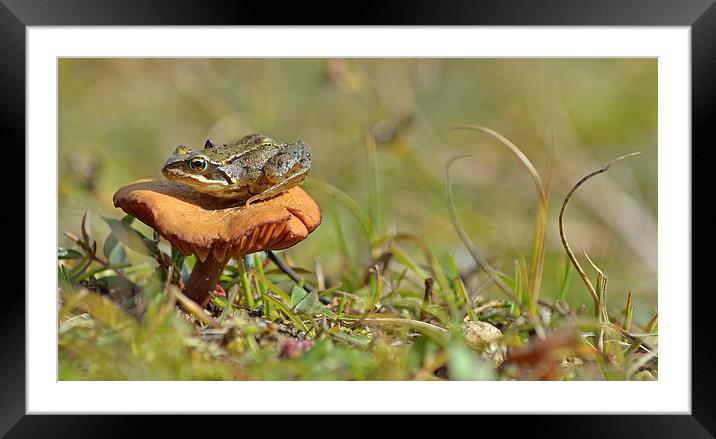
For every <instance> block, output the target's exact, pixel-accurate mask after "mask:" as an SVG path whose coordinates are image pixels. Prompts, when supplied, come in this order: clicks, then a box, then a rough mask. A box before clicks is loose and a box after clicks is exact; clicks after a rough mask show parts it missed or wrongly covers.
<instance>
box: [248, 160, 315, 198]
mask: <svg viewBox="0 0 716 439" xmlns="http://www.w3.org/2000/svg"><path fill="white" fill-rule="evenodd" d="M307 172H308V169H305V170H303V171H302V172H301V173H300V174H296V175H294V176H292V177H290V178H288V179H286V180H283V181H281V182H279V183H276V184H275V185H273V186H270V187H268V188H267V189H265V190H263V191H261V192H260V193H258V194H256V195H254V196H253V197H251V198H249V199H248V200H246V206H248V205H249V204H251V203H253V202H254V201H261V200H265V199H267V198H271V197H273V196H275V195H278V194H280V193H282V192H285V191H287V190H289V189H291V188H292V187H294V186H297V185H298V184H300V183H301V182H303V180H304V179H305V178H306V174H307Z"/></svg>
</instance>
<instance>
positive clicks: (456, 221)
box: [445, 153, 515, 300]
mask: <svg viewBox="0 0 716 439" xmlns="http://www.w3.org/2000/svg"><path fill="white" fill-rule="evenodd" d="M472 155H473V153H462V154H457V155H454V156H452V157H450V158H449V159H448V161H447V164H446V165H445V190H446V191H447V197H448V208H449V210H450V220H451V221H452V224H453V227H455V230H456V231H457V234H458V235H460V239H461V240H462V242H463V243H464V244H465V247H467V251H468V252H469V253H470V255H471V256H472V258H473V259H474V260H475V262H476V263H477V265H479V266H480V268H482V269H483V270H485V271H486V272H487V274H488V275H489V276H490V279H491V280H492V281H493V282H494V283H495V284H496V285H497V286H498V287H499V288H500V290H502V292H504V293H505V294H506V295H507V296H508V297H509V298H510V299H513V300H514V297H515V295H514V293H513V292H512V290H511V289H510V287H508V286H507V285H506V284H505V283H504V282H503V281H502V280H501V279H500V278H499V277H498V276H497V273H496V272H495V269H494V268H492V266H491V265H490V264H489V263H488V262H487V260H486V259H485V258H484V257H483V256H482V254H480V251H479V250H478V249H477V246H476V245H475V244H474V243H473V242H472V240H471V239H470V237H469V236H468V234H467V232H466V231H465V228H464V227H463V225H462V223H461V222H460V218H459V217H458V216H457V210H456V209H455V199H454V197H453V193H452V181H451V179H450V166H452V164H453V163H455V162H456V161H458V160H460V159H463V158H466V157H470V156H472Z"/></svg>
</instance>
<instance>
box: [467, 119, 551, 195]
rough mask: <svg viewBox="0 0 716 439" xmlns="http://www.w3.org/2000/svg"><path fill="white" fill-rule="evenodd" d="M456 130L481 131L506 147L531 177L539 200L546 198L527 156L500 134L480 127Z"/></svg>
mask: <svg viewBox="0 0 716 439" xmlns="http://www.w3.org/2000/svg"><path fill="white" fill-rule="evenodd" d="M456 129H463V130H472V131H481V132H483V133H485V134H489V135H490V136H492V137H494V138H495V139H497V140H499V141H500V142H501V143H502V144H503V145H505V146H506V147H508V148H509V149H510V151H512V152H513V153H514V154H515V155H516V156H517V158H518V159H520V162H522V164H523V165H524V166H525V168H527V170H528V171H529V173H530V175H531V176H532V181H533V182H534V184H535V188H536V189H537V193H538V194H539V196H540V198H541V199H544V198H546V193H545V190H544V187H543V186H542V179H541V178H540V176H539V173H538V172H537V170H536V169H535V167H534V166H533V165H532V162H530V160H529V159H528V158H527V156H526V155H525V154H524V153H523V152H522V151H521V150H520V149H519V148H518V147H517V146H516V145H515V144H514V143H512V142H510V141H509V140H508V139H507V138H506V137H504V136H503V135H502V134H500V133H498V132H497V131H495V130H491V129H490V128H486V127H482V126H479V125H463V126H459V127H457V128H456Z"/></svg>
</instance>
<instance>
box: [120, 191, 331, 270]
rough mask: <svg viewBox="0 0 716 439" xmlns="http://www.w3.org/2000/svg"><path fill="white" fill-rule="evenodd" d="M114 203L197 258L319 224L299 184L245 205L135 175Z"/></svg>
mask: <svg viewBox="0 0 716 439" xmlns="http://www.w3.org/2000/svg"><path fill="white" fill-rule="evenodd" d="M113 201H114V206H115V207H118V208H120V209H122V210H123V211H125V212H126V213H128V214H130V215H132V216H134V217H136V218H137V219H139V220H140V221H141V222H143V223H144V224H146V225H148V226H149V227H151V228H153V229H154V230H156V231H157V232H159V234H160V235H162V236H163V237H164V238H166V239H167V240H168V241H169V242H171V243H172V244H173V245H174V246H175V247H176V248H178V249H179V250H180V251H181V252H182V253H184V254H185V255H190V254H192V253H194V254H196V256H197V257H198V258H199V259H200V260H201V261H202V262H203V261H204V260H206V258H207V256H208V255H209V253H213V255H214V258H215V259H216V260H218V261H226V260H228V259H229V257H231V256H234V257H241V256H243V255H246V254H249V253H254V252H258V251H263V250H280V249H284V248H288V247H291V246H292V245H294V244H296V243H298V242H300V241H302V240H303V239H304V238H306V237H307V236H308V234H309V233H311V232H312V231H313V230H315V229H316V227H318V225H319V224H320V223H321V209H320V208H319V207H318V204H316V202H315V201H314V200H313V198H311V197H310V196H309V195H308V194H307V193H306V192H305V191H304V190H303V189H301V188H299V187H294V188H292V189H290V190H288V191H286V192H284V193H282V194H280V195H277V196H276V197H273V198H270V199H267V200H265V201H261V202H256V203H253V204H250V205H249V206H245V205H244V203H243V202H242V203H240V204H238V205H237V203H236V201H232V200H222V199H217V198H213V197H211V196H208V195H206V194H202V193H200V192H197V191H195V190H193V189H191V188H190V187H188V186H185V185H183V184H181V183H176V182H172V181H164V180H137V181H135V182H133V183H130V184H128V185H127V186H124V187H122V188H120V189H119V190H118V191H117V193H115V194H114V198H113Z"/></svg>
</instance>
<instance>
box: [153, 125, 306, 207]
mask: <svg viewBox="0 0 716 439" xmlns="http://www.w3.org/2000/svg"><path fill="white" fill-rule="evenodd" d="M309 169H311V147H310V146H308V145H307V144H306V143H304V142H301V141H296V142H289V143H281V142H278V141H276V140H273V139H271V138H270V137H266V136H263V135H261V134H249V135H247V136H244V137H242V138H241V139H239V140H237V141H236V142H233V143H229V144H225V145H221V146H219V145H215V144H214V143H212V142H211V141H210V140H207V141H206V144H205V145H204V149H202V150H200V151H192V150H191V149H189V148H187V147H186V146H184V145H179V146H178V147H177V149H176V150H175V151H174V153H173V154H172V155H171V156H170V157H169V158H168V159H167V161H166V162H164V165H163V166H162V174H163V175H164V176H165V177H166V178H167V179H169V180H172V181H177V182H180V183H183V184H186V185H188V186H191V187H192V188H193V189H195V190H197V191H199V192H203V193H205V194H209V195H211V196H214V197H218V198H225V199H235V200H237V201H245V202H246V204H247V205H248V204H250V203H252V202H254V201H260V200H264V199H266V198H270V197H273V196H274V195H278V194H280V193H282V192H285V191H287V190H289V189H291V188H292V187H294V186H296V185H298V184H300V183H302V182H303V180H304V179H305V178H306V175H307V174H308V171H309Z"/></svg>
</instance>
